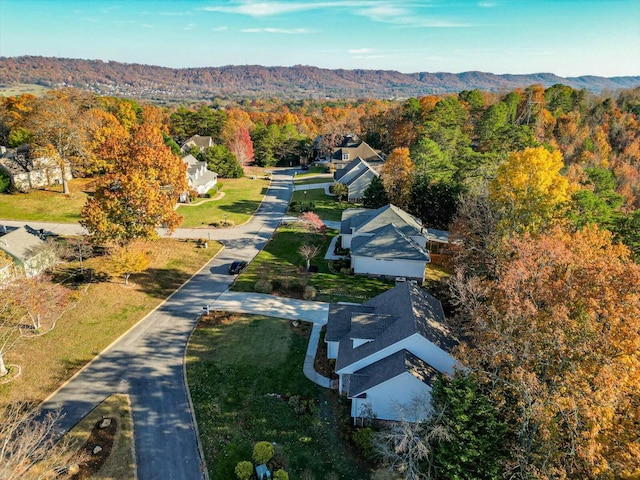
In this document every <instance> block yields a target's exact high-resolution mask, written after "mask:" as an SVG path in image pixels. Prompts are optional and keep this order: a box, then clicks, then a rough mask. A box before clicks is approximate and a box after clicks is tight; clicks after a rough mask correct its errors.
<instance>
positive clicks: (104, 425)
mask: <svg viewBox="0 0 640 480" xmlns="http://www.w3.org/2000/svg"><path fill="white" fill-rule="evenodd" d="M109 425H111V419H110V418H105V419H103V420H102V423H101V424H100V428H107V427H108V426H109Z"/></svg>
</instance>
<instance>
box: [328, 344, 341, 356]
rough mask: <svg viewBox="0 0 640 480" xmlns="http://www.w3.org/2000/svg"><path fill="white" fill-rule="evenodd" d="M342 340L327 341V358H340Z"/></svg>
mask: <svg viewBox="0 0 640 480" xmlns="http://www.w3.org/2000/svg"><path fill="white" fill-rule="evenodd" d="M339 346H340V342H327V358H333V359H336V358H338V347H339Z"/></svg>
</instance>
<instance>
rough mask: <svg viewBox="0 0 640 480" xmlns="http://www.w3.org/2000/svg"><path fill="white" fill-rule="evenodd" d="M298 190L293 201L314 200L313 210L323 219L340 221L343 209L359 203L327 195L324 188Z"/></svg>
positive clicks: (294, 213)
mask: <svg viewBox="0 0 640 480" xmlns="http://www.w3.org/2000/svg"><path fill="white" fill-rule="evenodd" d="M304 192H305V191H304V190H298V191H296V192H293V197H292V198H291V201H298V202H305V201H306V202H313V204H314V208H313V211H314V212H315V213H317V214H318V216H319V217H320V218H321V219H323V220H330V221H335V222H339V221H340V219H341V217H342V211H343V210H346V209H347V208H355V207H357V206H358V205H355V204H353V203H349V202H344V201H343V202H340V201H338V198H337V197H334V196H332V195H327V194H326V193H324V190H322V189H315V188H314V189H309V190H306V192H307V193H306V194H305V193H304ZM288 215H294V216H298V215H300V214H299V213H296V212H291V211H289V212H288Z"/></svg>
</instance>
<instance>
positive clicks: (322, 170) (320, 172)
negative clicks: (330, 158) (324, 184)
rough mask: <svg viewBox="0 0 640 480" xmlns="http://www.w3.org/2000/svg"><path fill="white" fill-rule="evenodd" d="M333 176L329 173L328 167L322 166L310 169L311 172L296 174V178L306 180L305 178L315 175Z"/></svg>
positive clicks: (303, 171) (305, 171)
mask: <svg viewBox="0 0 640 480" xmlns="http://www.w3.org/2000/svg"><path fill="white" fill-rule="evenodd" d="M324 174H327V175H331V174H328V173H327V167H326V166H321V165H314V166H312V167H309V170H302V171H301V172H296V178H304V177H312V176H314V175H324Z"/></svg>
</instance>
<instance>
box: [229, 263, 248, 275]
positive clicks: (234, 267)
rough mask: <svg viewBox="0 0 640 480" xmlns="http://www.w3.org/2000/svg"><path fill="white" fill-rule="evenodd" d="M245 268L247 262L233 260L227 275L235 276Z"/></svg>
mask: <svg viewBox="0 0 640 480" xmlns="http://www.w3.org/2000/svg"><path fill="white" fill-rule="evenodd" d="M246 267H247V262H245V261H244V260H235V261H234V262H233V263H231V265H229V274H231V275H237V274H239V273H240V272H241V271H243V270H244V269H245V268H246Z"/></svg>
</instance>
